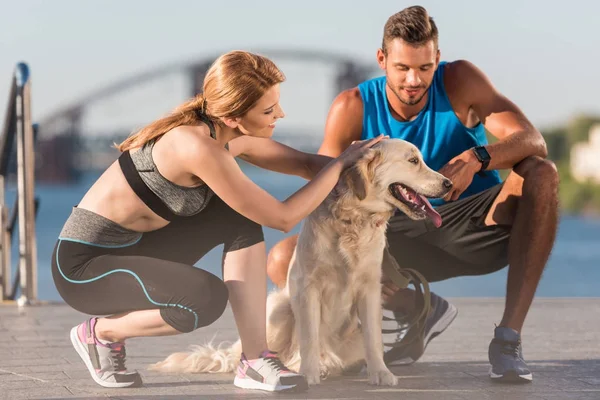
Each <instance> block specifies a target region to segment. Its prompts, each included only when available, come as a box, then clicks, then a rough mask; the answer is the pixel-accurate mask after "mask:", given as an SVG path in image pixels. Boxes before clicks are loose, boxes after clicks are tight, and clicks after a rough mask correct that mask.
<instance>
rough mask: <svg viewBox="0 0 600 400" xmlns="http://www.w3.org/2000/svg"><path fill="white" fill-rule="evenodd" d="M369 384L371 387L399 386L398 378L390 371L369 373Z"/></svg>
mask: <svg viewBox="0 0 600 400" xmlns="http://www.w3.org/2000/svg"><path fill="white" fill-rule="evenodd" d="M368 374H369V383H370V384H371V385H385V386H396V385H397V384H398V378H397V377H396V375H394V374H392V373H391V372H390V371H389V370H388V369H384V370H379V371H372V372H371V371H368Z"/></svg>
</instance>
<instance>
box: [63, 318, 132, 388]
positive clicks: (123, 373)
mask: <svg viewBox="0 0 600 400" xmlns="http://www.w3.org/2000/svg"><path fill="white" fill-rule="evenodd" d="M96 320H97V318H91V319H89V320H87V321H85V322H83V323H82V324H80V325H78V326H76V327H74V328H73V329H71V343H73V347H74V348H75V350H76V351H77V353H78V354H79V356H80V357H81V359H82V360H83V362H84V363H85V366H86V367H87V369H88V370H89V371H90V374H91V375H92V378H93V379H94V381H96V383H97V384H99V385H101V386H104V387H110V388H124V387H139V386H141V385H142V378H141V377H140V375H139V374H138V373H137V372H128V371H127V369H126V368H125V344H124V343H120V342H114V343H107V344H104V343H101V342H100V341H99V340H98V338H97V337H96V333H95V331H94V328H95V326H96Z"/></svg>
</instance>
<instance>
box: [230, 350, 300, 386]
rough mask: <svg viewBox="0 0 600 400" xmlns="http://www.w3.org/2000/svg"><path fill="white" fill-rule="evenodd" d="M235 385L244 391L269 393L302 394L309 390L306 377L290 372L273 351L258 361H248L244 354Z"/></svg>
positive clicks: (263, 355) (264, 353)
mask: <svg viewBox="0 0 600 400" xmlns="http://www.w3.org/2000/svg"><path fill="white" fill-rule="evenodd" d="M233 384H234V385H235V386H237V387H239V388H243V389H259V390H266V391H268V392H284V391H285V392H287V391H293V392H302V391H306V390H307V389H308V382H307V381H306V378H305V377H304V375H301V374H297V373H295V372H293V371H290V370H289V369H288V368H286V367H285V366H284V365H283V363H282V362H281V360H279V358H278V357H277V353H275V352H271V351H264V352H263V353H262V354H261V355H260V357H259V358H257V359H256V360H248V359H247V358H246V356H245V355H244V354H242V358H241V360H240V365H239V366H238V370H237V374H236V376H235V379H234V381H233Z"/></svg>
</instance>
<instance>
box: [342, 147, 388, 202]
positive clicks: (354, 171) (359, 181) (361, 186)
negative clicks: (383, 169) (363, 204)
mask: <svg viewBox="0 0 600 400" xmlns="http://www.w3.org/2000/svg"><path fill="white" fill-rule="evenodd" d="M380 162H381V151H379V150H376V149H369V150H367V151H365V154H364V155H363V156H362V157H361V158H360V159H359V160H358V161H357V162H356V164H354V165H353V166H352V167H350V168H348V169H347V172H346V176H345V180H346V185H347V186H348V188H349V189H350V190H351V191H352V193H354V195H355V196H356V197H357V198H358V199H359V200H364V199H365V198H366V197H367V187H368V186H369V184H370V183H371V182H373V179H374V178H375V168H376V167H377V165H379V163H380Z"/></svg>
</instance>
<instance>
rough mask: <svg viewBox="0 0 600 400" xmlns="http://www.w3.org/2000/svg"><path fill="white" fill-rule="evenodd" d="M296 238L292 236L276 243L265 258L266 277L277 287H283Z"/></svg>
mask: <svg viewBox="0 0 600 400" xmlns="http://www.w3.org/2000/svg"><path fill="white" fill-rule="evenodd" d="M297 239H298V236H297V235H294V236H291V237H288V238H285V239H283V240H281V241H280V242H278V243H277V244H276V245H275V246H273V248H272V249H271V251H270V252H269V256H268V258H267V275H268V276H269V279H271V281H272V282H273V283H274V284H275V285H277V286H278V287H280V288H281V287H284V286H285V281H286V279H287V272H288V268H289V265H290V260H291V259H292V254H293V253H294V248H295V247H296V242H297Z"/></svg>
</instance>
